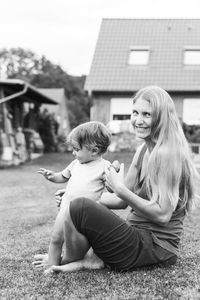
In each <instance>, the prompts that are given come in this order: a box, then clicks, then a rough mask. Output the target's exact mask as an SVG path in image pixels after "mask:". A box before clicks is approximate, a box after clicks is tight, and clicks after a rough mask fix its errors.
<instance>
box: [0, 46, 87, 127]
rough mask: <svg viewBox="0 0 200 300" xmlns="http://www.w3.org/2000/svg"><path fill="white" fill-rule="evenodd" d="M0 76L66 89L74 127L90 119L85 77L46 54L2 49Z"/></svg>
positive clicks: (40, 86) (41, 86)
mask: <svg viewBox="0 0 200 300" xmlns="http://www.w3.org/2000/svg"><path fill="white" fill-rule="evenodd" d="M0 78H10V79H11V78H12V79H13V78H17V79H22V80H25V81H26V82H28V83H30V84H32V85H33V86H36V87H38V88H64V89H65V93H66V96H67V98H68V101H67V103H66V105H67V106H68V109H69V121H70V125H71V127H72V128H73V127H74V126H77V125H78V124H80V123H82V122H85V121H88V120H89V116H90V104H91V103H90V101H89V98H88V97H87V95H86V93H85V92H84V90H83V86H84V82H85V76H81V77H75V76H70V75H69V74H67V73H66V72H65V71H64V70H63V69H62V68H61V67H60V66H59V65H56V64H53V63H52V62H51V61H49V60H48V59H47V58H46V57H45V56H41V57H40V56H38V55H37V54H35V53H34V52H32V51H31V50H25V49H23V48H11V49H5V48H4V49H0Z"/></svg>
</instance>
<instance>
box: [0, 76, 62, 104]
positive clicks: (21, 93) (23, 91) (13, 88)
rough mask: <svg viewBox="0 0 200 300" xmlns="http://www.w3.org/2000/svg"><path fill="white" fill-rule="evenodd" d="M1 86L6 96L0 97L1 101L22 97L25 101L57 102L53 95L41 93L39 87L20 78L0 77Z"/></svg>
mask: <svg viewBox="0 0 200 300" xmlns="http://www.w3.org/2000/svg"><path fill="white" fill-rule="evenodd" d="M1 87H2V88H3V89H4V98H3V99H0V103H1V102H6V101H9V100H12V99H20V100H21V101H24V102H39V103H48V104H54V105H55V104H57V102H56V101H55V100H54V99H53V98H52V97H49V96H47V95H44V94H42V93H40V91H39V90H38V89H37V88H35V87H34V86H32V85H30V84H29V83H27V82H25V81H23V80H20V79H4V80H2V79H0V88H1Z"/></svg>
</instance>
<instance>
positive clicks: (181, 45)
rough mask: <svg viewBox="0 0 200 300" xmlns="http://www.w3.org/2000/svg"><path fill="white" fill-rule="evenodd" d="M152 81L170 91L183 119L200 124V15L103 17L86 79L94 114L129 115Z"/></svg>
mask: <svg viewBox="0 0 200 300" xmlns="http://www.w3.org/2000/svg"><path fill="white" fill-rule="evenodd" d="M148 85H158V86H160V87H162V88H164V89H166V90H167V91H168V93H169V94H170V95H171V97H172V99H173V100H174V103H175V107H176V110H177V113H178V116H179V118H180V120H181V121H183V122H185V123H187V124H189V125H190V124H200V19H103V21H102V25H101V28H100V33H99V37H98V40H97V44H96V49H95V53H94V57H93V61H92V64H91V69H90V73H89V75H88V77H87V80H86V84H85V89H86V90H87V91H88V93H89V95H90V96H91V97H92V99H93V106H92V109H91V119H92V120H98V121H102V122H104V123H108V122H110V121H112V120H123V119H128V118H129V117H130V112H131V97H132V96H133V94H134V93H135V92H136V91H137V90H139V89H140V88H142V87H145V86H148Z"/></svg>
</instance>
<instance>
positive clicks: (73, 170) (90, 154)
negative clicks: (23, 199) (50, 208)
mask: <svg viewBox="0 0 200 300" xmlns="http://www.w3.org/2000/svg"><path fill="white" fill-rule="evenodd" d="M110 142H111V133H110V132H109V130H108V129H107V127H106V126H105V125H104V124H103V123H100V122H87V123H84V124H81V125H79V126H77V127H76V128H74V129H73V130H72V131H71V133H70V134H69V136H68V143H69V144H70V145H71V146H72V149H73V150H72V151H73V154H74V156H75V160H73V161H72V162H71V163H70V164H69V165H68V166H67V167H66V168H65V169H64V170H63V171H61V172H53V171H51V170H46V169H43V168H41V169H40V170H39V171H38V173H40V174H42V175H43V176H44V177H45V178H46V179H47V180H49V181H52V182H55V183H64V182H66V183H67V185H66V189H65V193H64V195H63V197H62V202H61V209H60V211H59V213H58V215H57V218H56V221H55V225H54V229H53V235H52V239H51V243H50V247H49V252H48V265H49V266H51V265H60V264H64V263H66V262H65V255H64V253H63V254H62V253H61V252H62V246H63V243H64V242H65V241H64V233H63V217H62V216H63V213H64V212H65V210H64V208H65V207H66V205H67V204H68V203H69V202H70V201H73V199H76V198H79V197H83V196H84V197H86V198H88V199H91V200H95V201H97V200H99V199H100V197H101V195H102V193H103V190H104V188H105V180H104V172H105V169H106V168H109V167H110V166H111V163H110V162H109V161H108V160H105V159H103V158H102V155H103V154H104V153H105V152H106V151H107V148H108V146H109V145H110ZM112 166H113V167H114V168H115V169H116V170H117V171H118V170H119V163H118V162H117V161H115V162H114V163H113V164H112ZM109 191H110V190H109ZM110 192H112V191H110ZM55 240H56V242H55ZM61 254H62V257H61Z"/></svg>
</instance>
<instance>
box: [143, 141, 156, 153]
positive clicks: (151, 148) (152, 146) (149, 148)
mask: <svg viewBox="0 0 200 300" xmlns="http://www.w3.org/2000/svg"><path fill="white" fill-rule="evenodd" d="M145 143H146V145H147V149H148V151H149V153H151V152H152V150H153V148H154V147H155V143H154V142H152V140H145Z"/></svg>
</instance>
